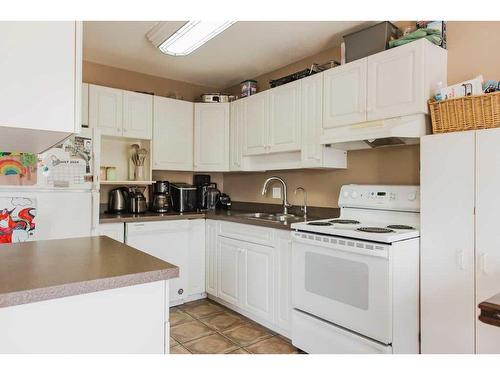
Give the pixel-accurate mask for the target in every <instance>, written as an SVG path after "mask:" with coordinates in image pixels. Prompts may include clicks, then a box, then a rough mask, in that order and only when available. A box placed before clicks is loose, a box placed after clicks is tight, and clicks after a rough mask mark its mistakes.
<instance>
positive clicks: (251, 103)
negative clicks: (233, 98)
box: [241, 90, 269, 156]
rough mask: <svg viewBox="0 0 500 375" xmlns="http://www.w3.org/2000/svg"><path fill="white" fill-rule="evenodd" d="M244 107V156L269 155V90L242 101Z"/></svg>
mask: <svg viewBox="0 0 500 375" xmlns="http://www.w3.org/2000/svg"><path fill="white" fill-rule="evenodd" d="M241 100H242V101H243V103H244V104H243V105H244V109H243V110H244V115H243V116H244V117H243V127H244V135H243V155H245V156H249V155H262V154H265V153H267V151H268V148H269V145H268V143H267V142H268V132H269V90H268V91H264V92H262V93H259V94H255V95H252V96H250V97H248V98H244V99H241Z"/></svg>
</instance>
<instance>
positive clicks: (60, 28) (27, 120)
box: [0, 21, 82, 152]
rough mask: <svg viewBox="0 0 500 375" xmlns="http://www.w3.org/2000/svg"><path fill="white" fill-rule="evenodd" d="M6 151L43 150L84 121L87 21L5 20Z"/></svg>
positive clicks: (2, 118) (2, 109) (1, 123)
mask: <svg viewBox="0 0 500 375" xmlns="http://www.w3.org/2000/svg"><path fill="white" fill-rule="evenodd" d="M0 35H1V37H0V56H2V57H1V58H0V87H1V89H0V134H1V136H0V149H1V150H6V151H25V152H41V151H43V150H45V149H47V148H49V147H51V146H53V145H54V144H55V143H57V142H59V141H61V140H63V139H64V138H66V137H67V136H68V135H70V134H72V133H78V132H79V131H80V125H81V117H80V116H81V114H80V110H81V82H82V71H81V68H82V23H81V22H74V21H71V22H70V21H64V22H62V21H57V22H55V21H48V22H45V21H43V22H39V21H37V22H24V21H23V22H20V21H2V22H0Z"/></svg>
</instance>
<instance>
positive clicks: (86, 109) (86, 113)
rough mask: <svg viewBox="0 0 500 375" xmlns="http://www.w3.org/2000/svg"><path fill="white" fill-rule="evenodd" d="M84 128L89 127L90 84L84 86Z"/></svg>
mask: <svg viewBox="0 0 500 375" xmlns="http://www.w3.org/2000/svg"><path fill="white" fill-rule="evenodd" d="M82 126H89V84H88V83H83V84H82Z"/></svg>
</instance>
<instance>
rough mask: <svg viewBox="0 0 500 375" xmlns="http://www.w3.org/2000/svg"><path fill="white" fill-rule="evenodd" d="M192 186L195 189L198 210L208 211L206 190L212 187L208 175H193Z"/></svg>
mask: <svg viewBox="0 0 500 375" xmlns="http://www.w3.org/2000/svg"><path fill="white" fill-rule="evenodd" d="M193 185H194V186H195V187H196V202H197V208H198V210H200V211H206V210H208V190H209V189H210V187H211V186H212V184H211V183H210V175H208V174H195V175H193Z"/></svg>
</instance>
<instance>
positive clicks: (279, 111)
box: [268, 80, 301, 152]
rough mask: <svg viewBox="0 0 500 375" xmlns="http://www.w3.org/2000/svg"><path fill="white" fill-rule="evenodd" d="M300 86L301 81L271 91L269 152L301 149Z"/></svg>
mask: <svg viewBox="0 0 500 375" xmlns="http://www.w3.org/2000/svg"><path fill="white" fill-rule="evenodd" d="M300 84H301V81H300V80H299V81H295V82H291V83H288V84H286V85H283V86H279V87H276V88H274V89H271V90H269V141H268V145H269V149H268V151H269V152H287V151H298V150H300V148H301V142H300V141H301V138H300V135H301V129H300V109H301V106H300V94H301V92H300V86H301V85H300Z"/></svg>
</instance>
